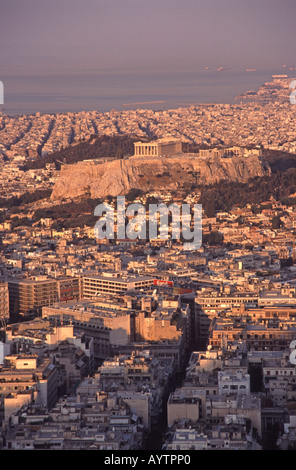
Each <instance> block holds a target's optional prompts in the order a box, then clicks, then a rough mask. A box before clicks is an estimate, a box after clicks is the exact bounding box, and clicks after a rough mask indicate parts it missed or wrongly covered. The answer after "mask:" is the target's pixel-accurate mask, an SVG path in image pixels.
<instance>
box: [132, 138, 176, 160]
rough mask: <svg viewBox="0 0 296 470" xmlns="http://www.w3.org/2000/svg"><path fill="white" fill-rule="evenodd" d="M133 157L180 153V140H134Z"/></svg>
mask: <svg viewBox="0 0 296 470" xmlns="http://www.w3.org/2000/svg"><path fill="white" fill-rule="evenodd" d="M134 147H135V151H134V156H135V157H161V156H167V155H177V154H180V153H182V142H180V141H177V140H167V139H161V140H156V141H153V142H135V143H134Z"/></svg>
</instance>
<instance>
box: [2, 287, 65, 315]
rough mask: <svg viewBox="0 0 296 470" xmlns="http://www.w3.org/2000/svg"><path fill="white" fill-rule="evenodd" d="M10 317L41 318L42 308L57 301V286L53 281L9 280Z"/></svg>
mask: <svg viewBox="0 0 296 470" xmlns="http://www.w3.org/2000/svg"><path fill="white" fill-rule="evenodd" d="M8 290H9V310H10V315H11V316H14V315H16V314H20V315H24V316H27V315H34V316H41V313H42V307H44V306H45V305H51V304H53V303H54V302H56V301H57V300H58V286H57V282H56V280H54V279H48V278H35V279H9V280H8Z"/></svg>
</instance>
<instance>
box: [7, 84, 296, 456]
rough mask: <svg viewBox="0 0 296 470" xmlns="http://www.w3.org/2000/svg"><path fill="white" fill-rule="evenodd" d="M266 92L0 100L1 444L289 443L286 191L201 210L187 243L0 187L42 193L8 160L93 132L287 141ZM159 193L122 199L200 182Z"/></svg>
mask: <svg viewBox="0 0 296 470" xmlns="http://www.w3.org/2000/svg"><path fill="white" fill-rule="evenodd" d="M272 83H274V84H275V90H278V89H279V88H278V87H279V86H280V89H281V90H282V89H283V88H284V89H285V90H286V91H287V90H288V83H289V81H288V80H287V79H286V78H274V80H273V82H272ZM262 95H263V98H264V97H265V98H266V100H265V99H263V98H262ZM274 95H275V97H274ZM251 96H252V95H251ZM276 96H277V95H276V92H275V93H274V94H272V99H271V98H270V85H268V86H266V96H265V94H264V92H262V93H260V97H259V98H258V99H253V101H247V100H246V101H245V100H244V99H243V98H242V100H241V101H240V102H239V103H237V104H233V105H230V104H229V105H226V104H221V105H218V104H208V105H196V106H190V107H186V108H179V109H173V110H166V111H152V110H145V109H144V110H130V111H116V110H112V111H110V112H108V113H99V112H98V111H93V112H77V113H63V114H56V115H54V114H43V113H36V114H34V115H15V116H9V115H6V114H4V113H3V114H0V154H1V159H0V160H1V161H0V166H1V172H0V185H1V198H0V199H1V201H2V202H1V206H0V217H1V220H0V237H1V238H0V256H1V264H0V276H1V282H0V319H1V325H0V326H1V330H0V421H1V428H0V448H2V449H7V450H8V449H11V450H16V449H18V450H26V449H28V450H38V449H43V450H44V449H50V450H57V449H62V450H72V449H73V450H74V449H85V450H112V451H116V450H135V449H136V450H139V449H162V450H164V449H165V450H173V451H178V450H179V451H184V450H185V451H187V450H205V449H211V450H212V449H217V450H220V449H240V450H264V449H278V450H286V449H295V448H296V364H295V361H294V360H292V357H294V356H293V350H294V349H295V347H294V343H293V341H294V340H295V339H296V248H295V237H296V213H295V211H294V207H293V205H290V204H289V202H288V201H284V200H283V199H281V200H279V199H276V198H274V197H272V198H269V199H267V200H265V201H260V202H258V203H254V202H252V203H249V204H246V205H245V206H243V207H240V205H238V204H236V205H234V206H233V207H232V208H231V209H230V210H224V211H223V210H219V211H216V212H215V213H213V214H210V215H209V214H208V215H207V214H206V213H205V212H203V226H202V230H203V237H204V242H203V244H202V246H201V247H200V248H199V249H198V250H190V251H186V250H184V245H183V242H182V240H171V239H170V237H168V239H165V240H164V239H161V238H154V239H151V240H138V239H134V240H132V239H128V238H125V239H116V238H115V239H114V240H108V239H105V240H98V239H97V238H96V236H95V227H94V225H93V226H91V225H84V226H76V227H66V228H65V227H63V226H62V224H61V223H57V221H56V220H54V219H53V218H51V217H39V218H36V217H35V214H36V211H38V210H39V211H40V210H42V209H48V208H51V207H52V205H53V204H55V203H56V202H55V201H51V200H50V198H49V196H47V197H45V198H39V199H38V198H37V199H36V200H33V199H32V200H29V202H28V203H27V204H25V203H24V204H22V205H20V206H19V209H18V206H17V202H14V203H10V205H9V206H7V204H6V202H5V201H11V200H12V198H15V201H17V200H18V198H20V200H21V197H22V195H24V194H26V195H28V194H32V195H33V194H35V193H36V192H38V191H45V190H47V191H48V192H49V194H50V191H51V190H52V189H53V187H54V185H55V183H56V181H57V180H58V179H59V176H60V169H59V168H57V167H56V166H55V165H54V164H48V165H46V166H44V167H43V168H36V169H34V168H33V169H27V170H26V171H25V170H24V164H25V163H26V162H28V161H36V160H38V159H42V158H44V157H45V156H46V155H50V154H51V153H52V152H55V151H60V150H61V149H63V148H66V147H67V146H69V145H72V146H75V145H76V144H78V143H79V142H81V141H83V139H88V138H90V136H92V135H99V136H100V135H108V136H118V135H129V136H130V135H133V136H137V139H138V140H141V138H144V139H147V138H149V139H153V140H156V141H157V140H160V141H161V139H164V138H165V139H173V140H175V141H177V142H179V143H180V142H181V143H183V144H186V143H187V144H195V145H197V146H200V147H201V148H202V150H203V151H205V150H206V149H207V148H208V149H213V148H220V149H221V148H224V149H229V148H233V149H243V148H257V149H258V148H262V149H269V150H274V151H279V152H286V153H289V154H291V155H293V154H295V153H296V119H295V118H296V107H295V106H293V105H291V103H290V102H289V100H288V99H283V98H278V99H277V98H276ZM153 151H154V150H153ZM201 152H202V151H201ZM257 153H260V152H259V150H258V151H257ZM200 155H202V153H201V154H200ZM106 157H107V156H106ZM133 158H134V157H133ZM159 158H161V156H160V157H159ZM196 158H199V156H198V154H197V157H196ZM98 184H99V181H98ZM258 184H260V183H258ZM169 193H170V191H165V192H161V191H152V192H150V193H148V194H140V193H137V197H136V198H135V201H136V202H141V203H143V204H145V203H146V202H147V200H148V199H149V198H154V200H158V201H164V202H166V201H167V200H170V201H172V200H173V199H174V198H175V200H176V202H179V203H180V202H187V203H191V204H192V203H197V202H198V200H199V194H197V193H192V194H189V195H187V196H186V198H187V199H186V201H183V200H182V199H180V200H178V197H177V196H176V194H175V193H174V194H169ZM289 197H290V199H291V200H293V197H294V198H295V197H296V195H295V194H294V195H293V194H292V195H291V194H290V195H289ZM180 198H181V196H180ZM65 200H66V201H68V202H69V201H72V203H75V200H71V199H69V198H68V197H67V194H65ZM106 201H107V200H106ZM113 202H114V201H113ZM113 202H112V200H110V198H109V199H108V203H109V204H110V203H111V204H112V203H113ZM133 202H134V201H133ZM28 221H29V223H28ZM213 234H215V236H214V235H213ZM210 235H212V236H210Z"/></svg>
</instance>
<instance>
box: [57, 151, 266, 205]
mask: <svg viewBox="0 0 296 470" xmlns="http://www.w3.org/2000/svg"><path fill="white" fill-rule="evenodd" d="M269 174H270V168H269V165H268V164H267V163H266V162H264V161H262V160H261V159H260V158H259V157H258V156H256V155H250V156H248V157H246V156H243V157H231V158H230V157H229V158H218V157H216V158H201V157H199V156H198V155H197V154H183V155H181V156H176V157H163V158H152V157H147V158H145V157H141V158H135V157H132V158H126V159H122V160H113V161H104V162H102V161H100V160H84V161H82V162H78V163H76V164H73V165H64V166H62V168H61V173H60V177H59V178H58V180H57V181H56V183H55V186H54V188H53V191H52V195H51V199H52V200H60V199H63V198H69V197H71V198H75V197H78V196H86V195H87V196H89V197H92V198H100V197H105V196H108V195H111V196H118V195H124V194H127V193H128V191H129V190H130V189H132V188H139V189H142V190H144V191H149V190H170V189H171V190H174V189H178V188H179V187H181V186H183V185H187V184H188V187H190V185H191V184H192V183H197V184H203V185H209V184H212V183H215V182H219V181H221V180H226V181H241V182H246V181H247V180H248V179H249V178H253V177H255V176H266V175H269Z"/></svg>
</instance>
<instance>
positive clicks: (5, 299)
mask: <svg viewBox="0 0 296 470" xmlns="http://www.w3.org/2000/svg"><path fill="white" fill-rule="evenodd" d="M8 320H9V293H8V283H7V282H4V281H0V321H1V322H2V323H3V322H5V321H8Z"/></svg>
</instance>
